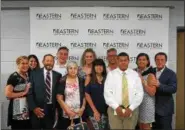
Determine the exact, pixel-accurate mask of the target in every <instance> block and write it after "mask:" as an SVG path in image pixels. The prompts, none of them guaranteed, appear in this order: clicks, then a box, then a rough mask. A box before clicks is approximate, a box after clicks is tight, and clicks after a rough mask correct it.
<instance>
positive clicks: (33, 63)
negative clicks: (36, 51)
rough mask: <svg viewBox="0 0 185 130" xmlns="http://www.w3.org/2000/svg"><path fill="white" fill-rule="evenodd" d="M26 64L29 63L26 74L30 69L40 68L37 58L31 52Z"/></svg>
mask: <svg viewBox="0 0 185 130" xmlns="http://www.w3.org/2000/svg"><path fill="white" fill-rule="evenodd" d="M28 64H29V70H28V74H30V72H31V71H32V70H35V69H39V68H40V64H39V60H38V58H37V56H36V55H33V54H32V55H29V56H28Z"/></svg>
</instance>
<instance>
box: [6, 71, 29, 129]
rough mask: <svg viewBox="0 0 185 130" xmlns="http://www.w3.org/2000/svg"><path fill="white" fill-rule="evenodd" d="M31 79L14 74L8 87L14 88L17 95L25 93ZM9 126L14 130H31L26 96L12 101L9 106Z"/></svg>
mask: <svg viewBox="0 0 185 130" xmlns="http://www.w3.org/2000/svg"><path fill="white" fill-rule="evenodd" d="M28 81H29V79H27V80H25V79H24V78H22V77H21V76H20V75H19V73H17V72H14V73H13V74H11V75H10V77H9V78H8V81H7V85H12V86H13V87H14V89H13V91H14V92H15V93H16V92H17V93H18V92H23V91H24V89H25V88H26V84H27V83H28ZM8 126H11V128H12V129H30V128H31V125H30V119H29V110H28V105H27V100H26V96H25V97H21V98H14V99H10V102H9V106H8Z"/></svg>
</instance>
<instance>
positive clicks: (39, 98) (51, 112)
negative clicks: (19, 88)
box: [28, 54, 61, 129]
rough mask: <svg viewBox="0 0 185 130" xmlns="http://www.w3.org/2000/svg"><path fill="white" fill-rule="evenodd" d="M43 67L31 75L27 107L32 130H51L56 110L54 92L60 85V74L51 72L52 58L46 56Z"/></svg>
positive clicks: (49, 55) (48, 55)
mask: <svg viewBox="0 0 185 130" xmlns="http://www.w3.org/2000/svg"><path fill="white" fill-rule="evenodd" d="M43 65H44V67H43V68H41V69H38V70H35V71H33V72H32V73H31V77H30V79H31V88H30V90H29V94H28V105H29V108H30V110H31V113H32V115H31V124H32V128H33V129H52V128H53V125H54V119H55V110H56V105H57V102H56V90H57V88H58V86H59V84H60V78H61V74H59V73H58V72H55V71H53V70H52V69H53V66H54V57H53V56H52V55H51V54H46V55H45V56H44V58H43Z"/></svg>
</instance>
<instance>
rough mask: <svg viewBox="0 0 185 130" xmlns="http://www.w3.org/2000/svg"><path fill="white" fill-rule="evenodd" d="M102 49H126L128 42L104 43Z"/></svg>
mask: <svg viewBox="0 0 185 130" xmlns="http://www.w3.org/2000/svg"><path fill="white" fill-rule="evenodd" d="M103 47H104V48H105V49H109V48H117V49H128V47H129V42H104V43H103Z"/></svg>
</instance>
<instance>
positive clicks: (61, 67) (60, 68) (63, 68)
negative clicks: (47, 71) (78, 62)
mask: <svg viewBox="0 0 185 130" xmlns="http://www.w3.org/2000/svg"><path fill="white" fill-rule="evenodd" d="M66 68H67V63H66V64H65V65H60V64H58V63H56V64H55V65H54V67H53V70H55V71H57V72H58V73H60V74H62V76H64V75H66V74H67V69H66Z"/></svg>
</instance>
